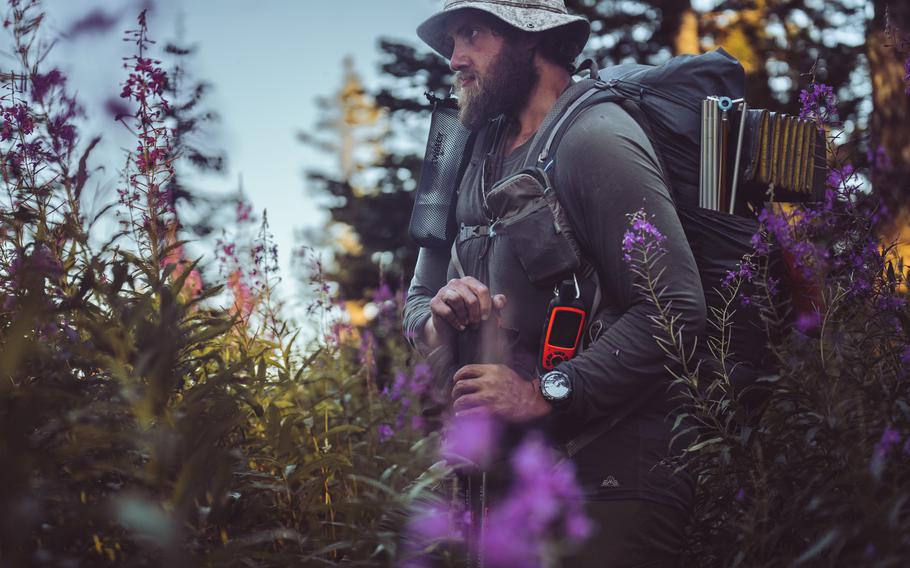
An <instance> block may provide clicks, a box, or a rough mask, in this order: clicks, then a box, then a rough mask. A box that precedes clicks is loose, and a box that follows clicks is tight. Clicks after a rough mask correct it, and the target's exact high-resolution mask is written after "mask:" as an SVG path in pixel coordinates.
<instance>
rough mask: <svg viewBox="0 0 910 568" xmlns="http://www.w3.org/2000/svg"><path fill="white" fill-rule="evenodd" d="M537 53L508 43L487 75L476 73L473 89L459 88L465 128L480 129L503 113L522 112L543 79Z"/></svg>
mask: <svg viewBox="0 0 910 568" xmlns="http://www.w3.org/2000/svg"><path fill="white" fill-rule="evenodd" d="M533 55H534V54H533V51H531V52H529V51H525V50H521V49H520V48H518V46H516V45H514V44H510V43H504V44H503V46H502V49H501V50H500V52H499V55H498V56H497V57H496V59H494V60H493V61H492V63H491V64H490V67H489V69H487V72H486V73H485V74H484V76H481V75H479V74H474V77H475V83H474V87H473V88H472V89H470V90H467V91H466V90H464V89H462V88H460V87H458V88H457V89H456V94H457V96H458V102H459V107H460V108H459V113H458V118H459V119H460V120H461V123H462V124H463V125H464V126H465V128H467V129H468V130H472V131H477V130H480V129H481V128H483V127H484V126H485V125H486V124H487V123H488V122H489V121H490V120H491V119H493V118H496V117H497V116H499V115H500V114H504V115H506V116H510V117H515V116H517V115H518V113H519V112H521V110H522V109H523V108H524V107H525V105H526V104H527V102H528V99H529V98H530V96H531V91H532V90H533V89H534V87H535V86H537V81H538V80H540V75H539V73H538V72H537V69H536V68H535V67H534V61H533ZM459 74H460V73H459Z"/></svg>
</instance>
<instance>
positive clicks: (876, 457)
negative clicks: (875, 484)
mask: <svg viewBox="0 0 910 568" xmlns="http://www.w3.org/2000/svg"><path fill="white" fill-rule="evenodd" d="M900 441H901V435H900V432H898V431H897V429H895V428H894V427H892V426H888V427H886V428H885V430H884V431H883V432H882V437H881V438H880V439H879V441H878V443H877V444H875V449H874V450H873V452H872V461H871V462H870V463H869V470H870V471H871V472H872V475H873V476H875V478H876V479H878V478H880V477H881V475H882V471H884V469H885V459H886V458H887V457H888V454H889V453H891V449H892V448H893V447H894V446H895V445H897V444H899V443H900Z"/></svg>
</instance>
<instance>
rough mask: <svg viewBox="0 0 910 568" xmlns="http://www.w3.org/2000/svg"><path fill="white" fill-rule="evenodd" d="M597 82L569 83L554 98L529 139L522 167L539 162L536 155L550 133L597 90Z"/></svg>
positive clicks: (531, 165)
mask: <svg viewBox="0 0 910 568" xmlns="http://www.w3.org/2000/svg"><path fill="white" fill-rule="evenodd" d="M598 83H599V81H596V80H594V79H582V80H580V81H577V82H575V83H573V84H571V85H569V88H568V89H566V90H565V91H564V92H563V94H562V95H560V97H559V98H558V99H556V103H555V104H554V105H553V108H551V109H550V112H548V113H547V116H545V117H544V119H543V122H541V123H540V127H539V128H538V129H537V134H535V135H534V138H533V140H532V141H531V146H530V148H529V149H528V157H527V158H526V159H525V163H524V167H526V168H529V167H533V166H535V165H536V164H537V165H539V164H540V163H541V162H540V160H539V159H538V157H539V155H540V152H541V151H542V150H543V148H544V147H545V146H546V145H547V144H548V137H549V135H550V133H551V132H554V131H556V130H558V128H557V127H559V126H561V125H562V123H563V122H564V121H565V118H566V117H567V116H569V115H570V114H572V113H574V112H575V109H577V108H578V107H579V106H581V105H582V104H584V101H586V100H588V99H589V98H590V97H591V96H593V95H594V94H595V93H596V92H597V91H598V89H597V88H596V86H595V85H596V84H598ZM579 99H581V102H579ZM570 109H571V110H570Z"/></svg>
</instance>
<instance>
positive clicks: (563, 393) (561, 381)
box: [540, 369, 572, 408]
mask: <svg viewBox="0 0 910 568" xmlns="http://www.w3.org/2000/svg"><path fill="white" fill-rule="evenodd" d="M540 394H541V395H543V398H544V400H546V401H547V402H549V403H550V404H552V405H553V406H554V407H557V408H558V407H562V406H565V405H566V404H567V403H568V402H569V400H570V399H571V397H572V381H570V380H569V375H567V374H565V373H564V372H562V371H559V370H556V369H554V370H552V371H550V372H548V373H545V374H544V375H543V376H542V377H540Z"/></svg>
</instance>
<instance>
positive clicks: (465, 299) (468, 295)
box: [446, 278, 481, 325]
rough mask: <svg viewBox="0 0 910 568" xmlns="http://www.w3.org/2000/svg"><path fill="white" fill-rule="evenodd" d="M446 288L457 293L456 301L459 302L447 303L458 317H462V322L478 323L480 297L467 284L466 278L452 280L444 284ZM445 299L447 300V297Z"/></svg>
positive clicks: (479, 320) (467, 323) (479, 318)
mask: <svg viewBox="0 0 910 568" xmlns="http://www.w3.org/2000/svg"><path fill="white" fill-rule="evenodd" d="M472 280H473V279H472ZM475 282H476V280H475ZM446 288H448V289H449V290H454V291H455V292H456V293H457V294H458V298H457V301H460V303H455V304H453V303H451V302H449V305H450V306H452V309H453V310H455V313H456V314H458V317H459V318H462V322H463V323H464V324H465V325H471V324H478V323H480V322H481V307H480V306H481V303H480V298H478V297H477V294H475V293H474V289H473V288H472V287H471V286H470V285H469V284H468V282H467V278H462V279H460V280H452V281H450V282H449V283H448V284H447V285H446ZM446 300H447V301H448V297H447V298H446Z"/></svg>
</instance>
